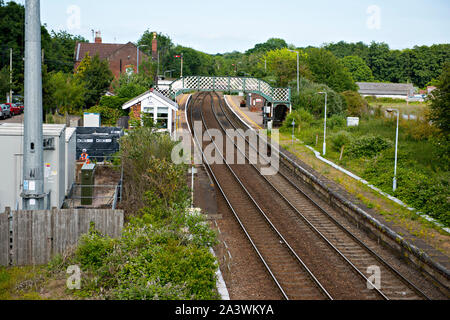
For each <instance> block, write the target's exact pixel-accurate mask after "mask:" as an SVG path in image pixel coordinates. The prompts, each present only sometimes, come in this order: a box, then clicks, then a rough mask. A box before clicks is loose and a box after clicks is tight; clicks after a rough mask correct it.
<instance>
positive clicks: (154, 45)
mask: <svg viewBox="0 0 450 320" xmlns="http://www.w3.org/2000/svg"><path fill="white" fill-rule="evenodd" d="M152 60H153V61H157V60H158V40H157V39H156V32H153V40H152Z"/></svg>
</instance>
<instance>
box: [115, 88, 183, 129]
mask: <svg viewBox="0 0 450 320" xmlns="http://www.w3.org/2000/svg"><path fill="white" fill-rule="evenodd" d="M130 108H131V111H132V112H133V113H134V116H135V117H137V118H140V117H141V113H148V114H149V115H150V117H151V118H152V119H153V120H154V121H155V124H158V125H159V126H160V127H161V128H162V129H163V130H166V131H168V132H169V133H170V134H171V135H172V134H173V133H174V132H175V130H176V121H177V112H178V104H177V103H176V102H174V101H172V100H171V99H169V98H167V97H165V96H164V95H162V94H161V93H159V92H158V91H154V90H153V89H150V90H149V91H147V92H144V93H143V94H141V95H140V96H138V97H136V98H133V99H131V100H130V101H128V102H126V103H125V104H124V105H123V106H122V109H123V110H126V109H130Z"/></svg>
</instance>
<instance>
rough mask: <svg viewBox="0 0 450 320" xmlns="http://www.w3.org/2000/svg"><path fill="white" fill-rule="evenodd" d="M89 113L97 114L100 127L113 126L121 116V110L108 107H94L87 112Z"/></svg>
mask: <svg viewBox="0 0 450 320" xmlns="http://www.w3.org/2000/svg"><path fill="white" fill-rule="evenodd" d="M86 112H90V113H99V114H100V117H101V122H102V125H109V126H115V125H116V123H117V121H118V120H119V118H120V117H121V116H122V115H123V113H122V110H118V109H113V108H110V107H108V106H100V105H99V106H95V107H92V108H90V109H89V110H87V111H86Z"/></svg>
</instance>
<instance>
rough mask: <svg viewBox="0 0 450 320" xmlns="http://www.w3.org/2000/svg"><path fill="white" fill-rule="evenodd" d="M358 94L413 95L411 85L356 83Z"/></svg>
mask: <svg viewBox="0 0 450 320" xmlns="http://www.w3.org/2000/svg"><path fill="white" fill-rule="evenodd" d="M356 84H357V85H358V86H359V93H360V94H368V95H369V94H374V95H376V94H379V95H406V94H409V95H410V94H413V93H414V86H413V85H412V84H411V83H378V82H357V83H356Z"/></svg>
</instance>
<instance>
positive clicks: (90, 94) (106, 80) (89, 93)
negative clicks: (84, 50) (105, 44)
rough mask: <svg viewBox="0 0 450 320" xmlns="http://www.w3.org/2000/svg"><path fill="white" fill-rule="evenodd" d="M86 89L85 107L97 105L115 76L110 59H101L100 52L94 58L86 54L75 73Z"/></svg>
mask: <svg viewBox="0 0 450 320" xmlns="http://www.w3.org/2000/svg"><path fill="white" fill-rule="evenodd" d="M75 78H76V79H77V80H80V81H81V82H82V83H83V84H84V87H85V89H86V97H85V107H89V106H94V105H96V104H97V103H98V102H99V100H100V98H101V97H102V96H103V95H104V94H105V93H106V92H107V91H108V89H109V87H110V85H111V82H112V80H113V79H114V76H113V74H112V72H111V70H110V69H109V65H108V61H106V60H103V61H101V60H100V58H99V56H98V54H96V55H95V56H94V57H93V58H91V57H90V56H89V54H86V56H85V57H84V59H83V60H82V61H81V63H80V65H79V67H78V69H77V70H76V73H75Z"/></svg>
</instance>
